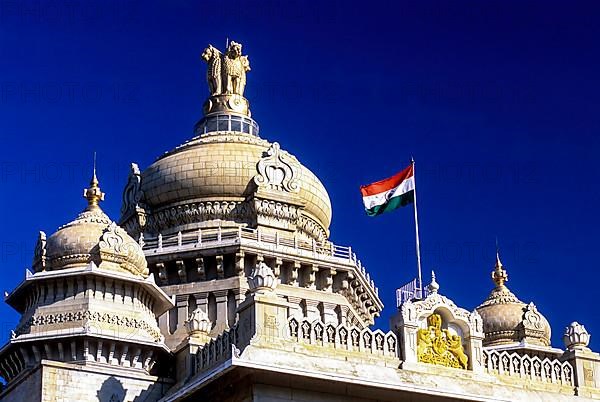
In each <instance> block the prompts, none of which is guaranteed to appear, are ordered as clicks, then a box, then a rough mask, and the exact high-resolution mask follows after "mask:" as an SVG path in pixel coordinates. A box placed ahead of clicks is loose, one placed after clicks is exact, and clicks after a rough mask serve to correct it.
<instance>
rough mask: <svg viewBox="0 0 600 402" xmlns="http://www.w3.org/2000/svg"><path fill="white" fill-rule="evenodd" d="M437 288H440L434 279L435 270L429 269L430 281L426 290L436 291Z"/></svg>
mask: <svg viewBox="0 0 600 402" xmlns="http://www.w3.org/2000/svg"><path fill="white" fill-rule="evenodd" d="M438 290H440V285H439V283H437V282H436V280H435V272H434V271H431V283H430V284H429V285H427V291H428V292H429V293H437V292H438Z"/></svg>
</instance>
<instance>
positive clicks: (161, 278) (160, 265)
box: [156, 262, 167, 284]
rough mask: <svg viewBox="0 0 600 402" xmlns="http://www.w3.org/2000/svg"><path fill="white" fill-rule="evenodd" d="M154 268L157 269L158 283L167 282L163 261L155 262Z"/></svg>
mask: <svg viewBox="0 0 600 402" xmlns="http://www.w3.org/2000/svg"><path fill="white" fill-rule="evenodd" d="M156 268H157V269H158V281H159V283H160V284H166V283H167V268H166V267H165V264H164V263H163V262H158V263H156Z"/></svg>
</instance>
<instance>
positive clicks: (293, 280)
mask: <svg viewBox="0 0 600 402" xmlns="http://www.w3.org/2000/svg"><path fill="white" fill-rule="evenodd" d="M300 267H301V265H300V262H298V261H294V265H292V268H291V271H290V285H291V286H298V285H299V282H298V274H299V272H300Z"/></svg>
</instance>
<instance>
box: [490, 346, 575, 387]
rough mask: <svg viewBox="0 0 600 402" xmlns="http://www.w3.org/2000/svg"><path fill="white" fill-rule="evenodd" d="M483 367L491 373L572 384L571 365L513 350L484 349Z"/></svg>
mask: <svg viewBox="0 0 600 402" xmlns="http://www.w3.org/2000/svg"><path fill="white" fill-rule="evenodd" d="M483 360H484V367H485V369H486V371H487V372H488V373H490V374H493V375H507V376H511V377H519V378H523V379H528V380H531V381H540V382H546V383H552V384H558V385H569V386H572V385H573V367H572V366H571V364H570V363H568V362H561V361H560V360H557V359H548V358H544V359H540V358H539V357H537V356H534V357H531V356H528V355H523V356H521V355H518V354H517V353H514V352H512V353H511V352H508V351H496V350H484V351H483Z"/></svg>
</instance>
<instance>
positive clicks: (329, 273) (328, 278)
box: [323, 268, 337, 293]
mask: <svg viewBox="0 0 600 402" xmlns="http://www.w3.org/2000/svg"><path fill="white" fill-rule="evenodd" d="M336 274H337V271H336V269H335V268H329V269H326V270H325V278H324V279H325V280H324V283H323V290H324V291H325V292H329V293H331V292H333V277H334V276H335V275H336Z"/></svg>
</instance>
